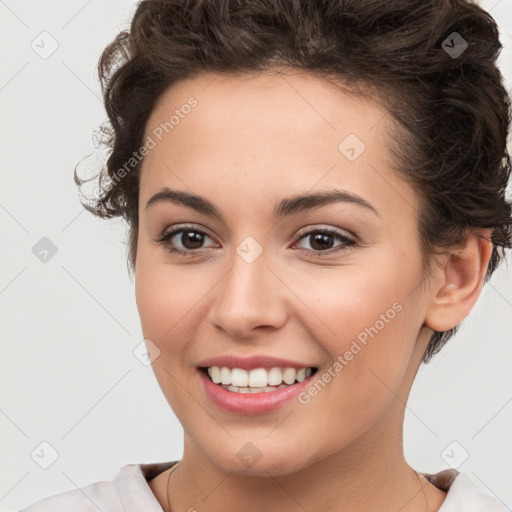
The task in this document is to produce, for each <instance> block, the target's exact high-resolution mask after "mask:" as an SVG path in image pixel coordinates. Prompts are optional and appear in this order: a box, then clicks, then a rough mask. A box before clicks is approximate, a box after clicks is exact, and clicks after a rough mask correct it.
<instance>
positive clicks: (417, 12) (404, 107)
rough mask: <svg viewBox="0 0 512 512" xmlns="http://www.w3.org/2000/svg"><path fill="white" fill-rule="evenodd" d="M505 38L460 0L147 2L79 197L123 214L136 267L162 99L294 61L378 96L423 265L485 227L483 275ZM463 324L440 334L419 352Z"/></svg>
mask: <svg viewBox="0 0 512 512" xmlns="http://www.w3.org/2000/svg"><path fill="white" fill-rule="evenodd" d="M456 43H457V44H456ZM501 48H502V45H501V43H500V41H499V33H498V28H497V25H496V22H495V21H494V19H493V18H492V17H491V15H490V14H489V13H488V12H486V11H485V10H483V9H482V8H481V7H479V6H478V5H476V4H475V3H471V2H470V1H468V0H389V1H385V2H383V1H382V0H318V1H312V0H251V1H244V0H146V1H141V2H139V3H138V4H137V6H136V9H135V13H134V15H133V18H132V20H131V24H130V27H129V30H122V31H121V32H120V33H119V34H118V35H117V36H116V37H115V38H114V39H113V41H112V42H111V43H110V44H108V45H107V47H106V48H105V49H104V50H103V53H102V54H101V57H100V60H99V63H98V75H99V80H100V83H101V88H102V93H103V99H104V104H105V109H106V113H107V115H108V121H106V122H105V123H103V125H102V126H101V127H100V144H101V146H102V147H103V148H105V149H106V150H107V152H108V153H109V156H108V159H106V161H105V163H104V164H103V165H102V166H101V169H100V171H99V173H98V175H97V176H95V177H93V178H90V179H89V180H83V179H81V178H79V177H78V175H77V171H76V168H75V182H76V184H77V185H79V188H80V189H81V187H82V185H83V184H84V183H85V182H86V181H90V180H91V179H95V180H98V181H97V183H98V187H97V189H96V193H95V194H94V197H93V198H87V197H85V196H84V194H83V193H82V197H83V198H85V202H82V205H83V206H84V207H85V208H86V209H87V210H89V211H90V212H92V213H93V214H95V215H97V216H98V217H101V218H111V217H117V216H119V217H122V218H123V219H124V220H126V221H127V224H128V242H127V244H128V266H129V271H130V272H133V271H134V268H135V261H136V256H137V238H138V220H139V219H138V199H139V177H140V170H141V166H142V162H143V158H135V155H136V154H137V153H136V151H137V150H138V149H139V148H141V147H143V138H144V133H145V128H146V123H147V121H148V118H149V116H150V114H151V111H152V109H153V107H154V106H155V103H156V101H157V100H158V98H159V97H160V96H161V95H162V93H163V92H164V91H165V90H166V89H167V88H168V87H171V86H172V85H173V84H176V83H177V82H179V81H181V80H184V79H188V78H193V77H195V76H197V75H198V74H200V73H201V72H207V71H213V72H217V73H232V74H234V73H247V74H250V73H264V72H272V71H273V70H277V69H278V68H280V67H282V66H286V67H290V66H291V67H292V68H296V69H302V70H306V71H309V72H311V73H314V74H316V75H318V76H320V77H322V78H325V79H329V80H331V83H333V84H336V85H337V86H339V87H342V86H345V90H348V91H349V92H350V93H351V94H355V95H358V96H361V97H363V96H364V97H367V98H370V99H371V101H375V102H380V103H381V104H382V105H384V106H385V108H386V110H387V111H388V112H389V114H390V115H391V119H392V120H393V123H394V126H395V127H396V129H395V130H394V131H393V133H390V134H389V139H390V150H391V152H392V154H393V157H394V159H395V162H396V169H397V171H398V172H400V173H401V175H402V176H403V177H404V178H405V179H407V180H408V182H409V183H410V184H411V185H412V186H413V187H414V189H415V190H416V192H417V194H418V197H419V199H420V202H421V208H420V210H419V212H418V231H419V235H420V241H421V249H422V254H423V259H424V261H423V263H424V269H426V270H427V271H430V263H429V261H430V258H429V257H430V256H431V255H432V254H434V253H435V252H436V251H442V250H446V249H449V248H450V246H452V245H453V244H456V243H458V242H460V241H462V240H463V239H464V237H465V236H466V235H467V234H468V233H470V232H471V231H472V230H474V229H476V228H491V230H492V235H491V242H492V244H493V249H492V255H491V258H490V261H489V265H488V267H487V271H486V275H485V276H484V281H485V282H486V281H487V280H488V279H489V278H490V276H491V275H492V273H493V272H494V270H495V268H496V267H497V265H498V264H499V263H500V261H501V260H502V259H503V257H504V249H505V248H510V247H511V244H512V241H511V238H512V237H511V231H512V220H511V211H512V208H511V203H510V202H509V201H507V198H506V188H507V184H508V181H509V177H510V171H511V161H510V156H509V153H508V151H507V136H508V132H509V128H510V122H511V108H510V104H511V103H510V97H509V95H508V93H507V91H506V89H505V87H504V79H503V76H502V75H501V73H500V70H499V69H498V66H497V64H496V61H497V58H498V56H499V53H500V50H501ZM369 91H371V93H370V92H369ZM127 162H130V167H129V168H128V169H127ZM98 176H99V179H98ZM121 178H122V179H121ZM458 327H459V326H455V327H454V328H452V329H450V330H448V331H444V332H438V331H434V332H433V334H432V337H431V339H430V341H429V345H428V348H427V350H426V352H425V354H424V357H423V360H422V362H424V363H427V362H429V360H430V359H431V357H432V355H433V354H435V353H437V352H439V350H440V349H441V348H442V347H443V346H444V344H445V343H446V341H447V340H448V339H449V338H451V337H452V336H453V335H454V334H455V332H456V331H457V329H458Z"/></svg>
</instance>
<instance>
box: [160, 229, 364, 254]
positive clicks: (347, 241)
mask: <svg viewBox="0 0 512 512" xmlns="http://www.w3.org/2000/svg"><path fill="white" fill-rule="evenodd" d="M186 231H191V232H194V233H200V234H201V235H204V236H208V235H207V234H206V233H205V232H204V231H201V230H199V229H196V228H195V227H194V226H182V227H180V228H178V229H175V230H173V231H170V232H169V233H164V234H163V235H162V236H160V238H158V239H156V240H155V242H157V243H159V244H161V245H163V246H164V248H165V249H166V250H167V251H168V252H170V253H173V254H178V255H180V256H191V255H193V254H194V253H195V254H197V253H199V252H200V251H201V249H188V250H183V249H178V248H176V247H172V246H170V244H169V243H168V242H169V240H170V239H171V238H173V237H174V236H176V235H177V234H178V233H182V232H186ZM315 233H323V234H329V235H333V236H335V237H337V238H338V239H339V240H341V241H342V242H343V243H344V246H343V245H342V246H338V248H331V249H327V250H325V251H320V250H311V249H303V248H299V249H297V251H299V252H300V253H301V254H306V255H308V256H314V257H322V256H324V255H331V254H333V253H338V252H342V251H347V250H348V249H352V248H354V247H355V246H356V245H357V242H356V241H355V240H354V239H352V238H350V237H348V236H346V235H344V234H341V233H340V232H338V231H336V230H333V229H328V228H324V229H321V228H317V229H311V230H309V231H306V232H304V233H300V234H299V235H297V242H300V241H301V240H302V239H304V238H307V237H308V236H311V235H312V234H315ZM209 238H211V237H209ZM295 243H296V242H295Z"/></svg>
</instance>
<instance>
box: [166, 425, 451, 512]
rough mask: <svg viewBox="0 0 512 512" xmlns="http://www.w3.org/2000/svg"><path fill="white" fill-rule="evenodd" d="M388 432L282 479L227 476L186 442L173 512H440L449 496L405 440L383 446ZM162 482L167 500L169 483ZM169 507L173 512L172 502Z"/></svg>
mask: <svg viewBox="0 0 512 512" xmlns="http://www.w3.org/2000/svg"><path fill="white" fill-rule="evenodd" d="M383 427H384V426H380V425H379V426H377V428H376V429H373V430H372V431H371V432H369V433H368V434H367V435H365V436H362V437H361V438H360V439H358V440H357V442H355V443H353V444H352V445H351V446H350V447H349V448H347V449H344V450H342V451H340V452H337V453H334V454H330V455H328V456H327V457H325V458H322V459H321V460H319V461H318V462H316V463H314V464H310V465H308V466H307V467H306V468H304V469H302V470H299V471H297V472H294V473H292V474H287V475H280V476H274V475H272V473H271V472H268V473H267V476H251V475H247V474H244V475H241V474H237V473H234V472H226V471H225V470H223V469H222V468H219V467H218V466H216V465H214V464H213V463H212V462H211V460H210V459H208V458H206V457H204V456H202V454H201V453H200V452H196V451H195V450H194V449H190V447H191V446H193V445H192V444H191V443H190V439H186V441H187V442H186V443H185V451H184V456H183V458H182V460H181V462H180V464H179V467H177V468H176V471H174V473H173V474H172V477H171V478H170V482H169V496H170V510H171V511H172V512H176V511H178V510H192V509H196V510H201V509H202V510H206V509H207V510H208V511H209V512H226V510H235V509H234V506H233V504H236V510H237V512H239V511H241V510H242V511H243V510H247V511H253V510H255V509H260V510H274V509H276V506H277V505H279V508H282V507H284V508H285V509H286V510H289V511H293V512H295V511H297V512H304V510H307V511H308V512H330V511H332V512H335V511H336V512H339V511H340V510H343V512H376V511H382V512H390V511H393V512H396V511H397V510H400V512H434V511H437V510H438V509H439V507H440V506H441V504H442V502H443V501H444V498H445V497H446V493H445V492H443V491H440V490H439V489H437V488H435V487H434V486H433V485H432V484H430V483H429V482H428V481H427V480H426V479H425V478H424V477H420V476H418V475H417V473H416V472H415V471H414V470H413V469H412V468H411V467H410V466H409V465H408V464H407V463H406V461H405V459H404V457H403V451H402V446H401V445H402V436H401V435H400V436H397V437H396V438H395V439H394V440H393V441H392V442H390V443H382V440H381V437H380V436H378V435H377V431H378V430H379V428H383ZM395 432H396V430H395ZM381 433H382V432H381ZM379 439H380V441H379V442H377V440H379ZM397 453H399V454H400V456H397V455H396V454H397ZM162 481H163V483H164V486H165V495H167V478H165V479H164V480H162ZM164 503H165V507H163V508H164V510H165V511H166V512H169V508H168V507H167V497H166V498H165V501H164Z"/></svg>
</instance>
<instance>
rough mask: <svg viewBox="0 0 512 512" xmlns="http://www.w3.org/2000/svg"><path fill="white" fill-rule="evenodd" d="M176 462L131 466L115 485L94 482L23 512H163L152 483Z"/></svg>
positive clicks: (51, 498)
mask: <svg viewBox="0 0 512 512" xmlns="http://www.w3.org/2000/svg"><path fill="white" fill-rule="evenodd" d="M174 463H175V462H160V463H154V464H127V465H125V466H123V467H122V468H121V469H120V470H119V472H118V473H117V475H116V477H115V478H114V480H113V481H101V482H94V483H92V484H89V485H87V486H85V487H81V488H79V489H73V490H71V491H67V492H63V493H60V494H56V495H54V496H49V497H47V498H44V499H42V500H40V501H37V502H36V503H33V504H32V505H29V506H28V507H26V508H24V509H22V510H20V512H50V511H51V512H69V511H70V510H73V512H98V510H101V511H102V512H131V511H136V510H145V511H146V512H153V511H155V512H161V508H160V506H159V504H158V502H157V501H156V498H155V496H154V494H153V493H152V491H151V489H150V487H149V485H148V480H150V479H151V478H153V477H154V476H156V475H157V474H159V473H160V472H162V471H164V470H165V469H167V468H168V467H170V466H171V465H172V464H174Z"/></svg>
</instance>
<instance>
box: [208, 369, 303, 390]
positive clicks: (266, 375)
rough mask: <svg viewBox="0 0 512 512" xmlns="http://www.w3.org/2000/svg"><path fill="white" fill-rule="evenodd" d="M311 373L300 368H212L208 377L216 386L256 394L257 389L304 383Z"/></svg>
mask: <svg viewBox="0 0 512 512" xmlns="http://www.w3.org/2000/svg"><path fill="white" fill-rule="evenodd" d="M311 373H312V369H311V368H300V369H299V370H297V369H295V368H290V367H287V368H279V367H276V368H270V369H269V370H267V369H266V368H255V369H253V370H250V371H247V370H244V369H242V368H232V369H231V368H227V367H226V366H223V367H219V366H211V367H209V368H208V375H209V376H210V378H211V380H212V381H213V382H214V383H215V384H221V385H223V387H226V386H231V387H235V388H242V389H241V390H240V391H239V392H240V393H245V392H256V391H253V390H255V389H263V390H267V389H269V390H272V388H267V386H280V385H282V386H285V385H291V384H293V383H294V382H295V381H297V382H302V381H303V380H304V379H307V378H308V377H309V376H310V375H311ZM227 389H229V388H227ZM274 389H275V388H274ZM244 390H247V391H244ZM249 390H250V391H249ZM259 392H260V391H259Z"/></svg>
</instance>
